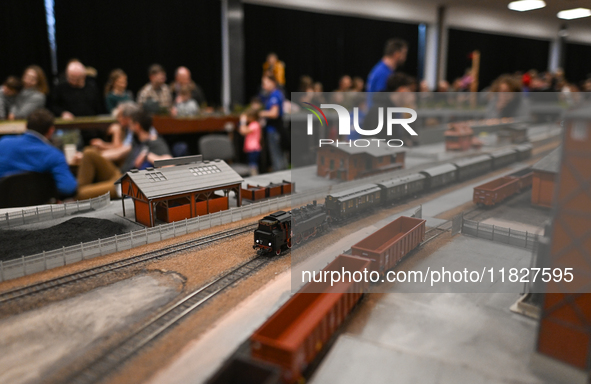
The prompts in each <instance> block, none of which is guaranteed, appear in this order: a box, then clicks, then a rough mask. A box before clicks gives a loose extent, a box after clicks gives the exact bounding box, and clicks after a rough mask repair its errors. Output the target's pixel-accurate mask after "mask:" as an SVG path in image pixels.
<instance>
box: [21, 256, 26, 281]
mask: <svg viewBox="0 0 591 384" xmlns="http://www.w3.org/2000/svg"><path fill="white" fill-rule="evenodd" d="M21 257H22V261H23V275H25V276H26V275H27V265H26V264H25V255H22V256H21Z"/></svg>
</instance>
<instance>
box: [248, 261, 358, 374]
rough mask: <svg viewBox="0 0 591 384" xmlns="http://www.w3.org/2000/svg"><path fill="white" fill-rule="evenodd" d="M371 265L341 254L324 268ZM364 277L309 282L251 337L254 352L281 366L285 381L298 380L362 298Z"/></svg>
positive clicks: (329, 269) (336, 268) (264, 359)
mask: <svg viewBox="0 0 591 384" xmlns="http://www.w3.org/2000/svg"><path fill="white" fill-rule="evenodd" d="M368 266H369V261H368V260H367V259H363V258H359V257H354V256H348V255H340V256H339V257H337V258H336V259H335V260H334V261H333V262H332V263H330V264H329V265H327V266H326V267H325V268H324V269H323V271H338V272H342V270H343V268H344V270H345V271H349V272H351V274H353V273H354V272H355V271H361V272H363V270H364V269H366V268H368ZM363 280H364V279H361V281H360V282H358V283H356V282H354V281H351V282H346V281H342V282H339V283H337V284H335V285H334V286H332V287H331V286H330V282H328V283H327V282H321V283H316V282H310V283H308V284H306V285H305V286H304V287H303V288H302V289H301V290H300V291H299V292H298V293H296V294H295V295H293V296H292V297H291V299H289V300H288V301H287V302H286V303H285V304H284V305H283V306H282V307H281V308H280V309H279V310H278V311H277V312H275V313H274V314H273V316H271V317H270V318H269V319H268V320H267V321H266V322H265V323H264V324H263V325H262V326H261V327H260V328H259V329H258V330H257V331H256V332H255V333H254V334H253V335H252V336H251V337H250V349H251V353H252V356H253V357H254V358H257V359H261V360H263V361H266V362H268V363H272V364H276V365H278V366H280V367H281V368H282V369H283V374H282V378H283V381H285V382H286V383H294V382H296V381H298V380H299V379H300V378H301V377H302V372H303V371H304V369H306V367H307V366H308V364H310V362H311V361H312V360H314V358H315V357H316V355H317V354H318V353H319V352H320V350H321V349H322V346H323V345H324V344H325V343H326V342H327V341H328V340H329V339H330V338H331V336H332V335H333V334H334V332H335V331H336V330H337V329H338V328H339V326H340V325H341V324H342V323H343V321H345V319H346V318H347V315H348V314H349V312H351V310H352V309H353V307H354V306H355V304H357V302H358V301H359V299H360V298H361V295H362V294H363V292H364V291H365V289H366V288H367V287H368V284H369V283H368V282H366V281H363ZM319 292H322V293H319Z"/></svg>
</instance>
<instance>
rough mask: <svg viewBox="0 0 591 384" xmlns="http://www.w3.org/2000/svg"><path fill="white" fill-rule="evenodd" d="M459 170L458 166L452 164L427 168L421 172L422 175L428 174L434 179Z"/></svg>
mask: <svg viewBox="0 0 591 384" xmlns="http://www.w3.org/2000/svg"><path fill="white" fill-rule="evenodd" d="M455 170H457V168H456V166H455V165H453V164H450V163H447V164H442V165H438V166H437V167H432V168H427V169H424V170H422V171H421V173H426V174H427V175H429V176H431V177H433V176H438V175H441V174H444V173H448V172H452V171H455Z"/></svg>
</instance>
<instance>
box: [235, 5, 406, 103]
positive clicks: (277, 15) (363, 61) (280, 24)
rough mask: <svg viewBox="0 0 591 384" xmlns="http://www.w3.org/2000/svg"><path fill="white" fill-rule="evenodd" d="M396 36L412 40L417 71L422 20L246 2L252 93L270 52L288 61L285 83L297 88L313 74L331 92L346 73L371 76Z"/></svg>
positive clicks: (248, 80) (248, 83)
mask: <svg viewBox="0 0 591 384" xmlns="http://www.w3.org/2000/svg"><path fill="white" fill-rule="evenodd" d="M392 37H399V38H403V39H405V40H406V41H407V42H408V43H409V53H408V59H407V62H406V65H405V66H404V67H403V68H402V69H401V70H402V71H404V72H407V73H409V74H411V75H413V76H416V74H417V43H418V25H417V24H404V23H395V22H391V21H382V20H372V19H362V18H357V17H349V16H336V15H327V14H321V13H313V12H305V11H298V10H291V9H283V8H274V7H267V6H259V5H252V4H244V41H245V63H246V64H245V67H246V68H245V84H246V95H247V99H250V97H251V96H253V95H255V94H256V93H257V90H258V89H259V86H260V81H261V75H262V65H263V63H264V62H265V60H266V57H267V54H268V53H269V52H275V53H277V55H278V56H279V59H280V60H282V61H283V62H284V63H285V75H286V88H287V91H288V92H296V91H297V90H298V89H297V87H298V83H299V77H300V76H301V75H309V76H311V77H312V78H313V79H314V81H320V82H322V83H323V85H324V91H325V92H330V91H332V90H334V89H335V88H336V87H337V84H338V79H339V77H341V76H342V75H344V74H349V75H350V76H361V77H362V78H363V79H364V80H365V79H366V78H367V75H368V74H369V71H370V70H371V68H372V67H373V66H374V65H375V64H376V63H377V62H378V61H379V60H380V59H381V57H382V54H383V50H384V43H385V42H386V40H388V39H389V38H392Z"/></svg>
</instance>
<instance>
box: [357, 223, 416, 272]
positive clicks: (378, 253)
mask: <svg viewBox="0 0 591 384" xmlns="http://www.w3.org/2000/svg"><path fill="white" fill-rule="evenodd" d="M426 222H427V221H426V220H423V219H417V218H414V217H406V216H401V217H399V218H398V219H396V220H394V221H393V222H391V223H390V224H388V225H386V226H385V227H383V228H381V229H379V230H378V231H376V232H374V233H373V234H371V235H370V236H368V237H366V238H365V239H363V240H361V241H360V242H359V243H357V244H355V245H354V246H352V247H351V250H352V251H353V255H354V256H359V257H364V258H367V259H369V260H371V264H370V270H371V271H378V272H379V273H380V274H383V273H384V271H386V270H388V269H390V268H392V267H394V266H395V265H396V264H398V263H399V262H400V260H401V259H402V258H403V257H404V256H406V255H407V254H408V253H409V252H410V251H412V250H413V249H415V248H416V247H417V246H418V245H419V244H420V243H421V242H422V241H423V240H424V238H425V223H426Z"/></svg>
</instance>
